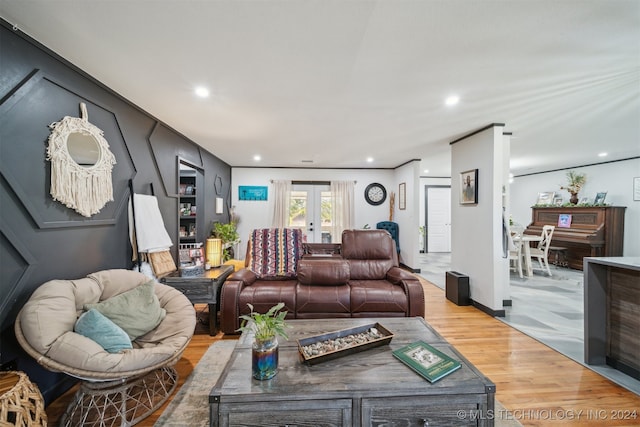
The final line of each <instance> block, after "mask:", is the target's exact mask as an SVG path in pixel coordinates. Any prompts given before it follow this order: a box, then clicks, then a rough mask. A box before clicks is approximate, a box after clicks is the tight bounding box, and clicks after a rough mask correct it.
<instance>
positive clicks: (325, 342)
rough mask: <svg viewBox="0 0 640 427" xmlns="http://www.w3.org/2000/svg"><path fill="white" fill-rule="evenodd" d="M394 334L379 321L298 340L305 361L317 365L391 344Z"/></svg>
mask: <svg viewBox="0 0 640 427" xmlns="http://www.w3.org/2000/svg"><path fill="white" fill-rule="evenodd" d="M392 338H393V334H392V333H391V332H389V330H388V329H387V328H385V327H384V326H382V325H381V324H379V323H371V324H368V325H362V326H358V327H355V328H349V329H343V330H340V331H335V332H329V333H326V334H322V335H316V336H313V337H308V338H301V339H299V340H298V351H299V352H300V358H301V359H302V362H303V363H306V364H307V365H315V364H316V363H320V362H326V361H327V360H332V359H336V358H338V357H342V356H346V355H348V354H353V353H358V352H361V351H364V350H368V349H370V348H373V347H379V346H381V345H385V344H389V342H391V339H392Z"/></svg>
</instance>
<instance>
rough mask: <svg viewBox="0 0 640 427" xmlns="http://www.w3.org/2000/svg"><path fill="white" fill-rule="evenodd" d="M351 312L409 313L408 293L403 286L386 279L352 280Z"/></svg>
mask: <svg viewBox="0 0 640 427" xmlns="http://www.w3.org/2000/svg"><path fill="white" fill-rule="evenodd" d="M349 285H350V286H351V312H352V313H353V314H354V317H356V316H355V314H356V313H369V314H371V315H372V316H375V315H377V314H379V313H407V311H408V309H409V306H408V302H407V295H406V294H405V293H404V288H403V287H402V286H398V285H394V284H391V283H390V282H388V281H386V280H351V281H349Z"/></svg>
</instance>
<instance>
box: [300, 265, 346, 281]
mask: <svg viewBox="0 0 640 427" xmlns="http://www.w3.org/2000/svg"><path fill="white" fill-rule="evenodd" d="M298 281H299V282H300V283H302V284H303V285H319V286H335V285H344V284H346V283H347V282H348V281H349V263H348V262H347V261H345V260H343V259H301V260H300V262H298Z"/></svg>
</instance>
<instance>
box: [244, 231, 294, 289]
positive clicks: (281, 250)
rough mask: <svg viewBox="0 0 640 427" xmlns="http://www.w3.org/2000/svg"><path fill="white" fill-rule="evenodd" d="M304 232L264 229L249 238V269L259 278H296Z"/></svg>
mask: <svg viewBox="0 0 640 427" xmlns="http://www.w3.org/2000/svg"><path fill="white" fill-rule="evenodd" d="M302 243H303V242H302V231H301V230H299V229H293V228H262V229H256V230H253V231H252V232H251V236H250V237H249V245H250V248H249V250H248V251H249V256H250V258H251V262H250V265H249V268H250V269H251V270H252V271H253V272H254V273H255V274H256V276H258V278H260V279H263V278H281V277H282V278H285V277H295V276H296V271H297V268H298V260H299V259H300V257H301V256H302V253H303V247H302Z"/></svg>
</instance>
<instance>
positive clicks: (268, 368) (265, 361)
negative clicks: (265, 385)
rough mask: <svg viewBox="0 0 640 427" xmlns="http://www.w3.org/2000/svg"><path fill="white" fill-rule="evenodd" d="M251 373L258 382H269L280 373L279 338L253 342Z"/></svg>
mask: <svg viewBox="0 0 640 427" xmlns="http://www.w3.org/2000/svg"><path fill="white" fill-rule="evenodd" d="M251 372H252V375H253V378H255V379H257V380H268V379H271V378H273V377H274V376H275V375H276V373H278V338H276V337H272V338H271V339H267V340H257V339H256V340H254V341H253V347H252V349H251Z"/></svg>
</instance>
